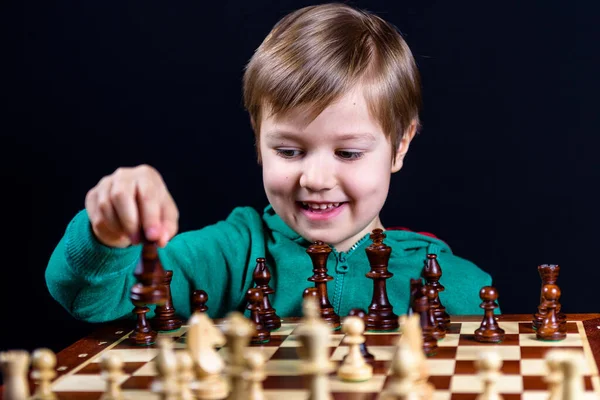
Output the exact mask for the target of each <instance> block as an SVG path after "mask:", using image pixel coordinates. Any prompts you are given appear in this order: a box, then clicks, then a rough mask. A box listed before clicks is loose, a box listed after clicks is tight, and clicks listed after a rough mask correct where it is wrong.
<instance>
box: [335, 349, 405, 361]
mask: <svg viewBox="0 0 600 400" xmlns="http://www.w3.org/2000/svg"><path fill="white" fill-rule="evenodd" d="M348 349H349V348H348V346H341V347H338V348H336V349H335V350H334V351H333V354H332V355H331V358H330V359H331V360H333V361H341V360H342V359H343V358H344V356H345V355H346V354H348ZM395 349H396V348H395V347H394V346H369V348H368V350H369V353H371V354H373V356H375V359H376V360H378V361H389V360H391V359H392V357H393V356H394V351H395Z"/></svg>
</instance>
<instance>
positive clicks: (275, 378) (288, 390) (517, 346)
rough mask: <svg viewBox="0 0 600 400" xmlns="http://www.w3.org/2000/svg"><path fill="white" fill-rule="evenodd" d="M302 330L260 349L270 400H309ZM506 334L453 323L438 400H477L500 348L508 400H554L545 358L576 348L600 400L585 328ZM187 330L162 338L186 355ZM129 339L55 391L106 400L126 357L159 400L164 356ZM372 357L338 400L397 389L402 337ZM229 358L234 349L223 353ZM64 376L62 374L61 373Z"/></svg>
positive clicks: (515, 328)
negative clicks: (482, 373)
mask: <svg viewBox="0 0 600 400" xmlns="http://www.w3.org/2000/svg"><path fill="white" fill-rule="evenodd" d="M297 326H298V325H297V324H296V323H292V322H286V320H284V323H283V325H282V327H281V328H280V329H279V330H277V331H274V332H272V333H271V341H270V342H269V343H266V344H263V345H258V346H252V347H253V348H255V349H257V350H259V351H261V352H262V353H263V354H264V355H265V356H266V358H267V359H268V361H267V364H266V372H267V375H268V376H267V378H266V380H265V381H264V382H263V387H264V390H265V394H266V397H267V399H282V398H285V399H286V400H294V399H306V398H307V397H308V391H307V389H305V382H304V377H302V376H300V375H299V374H298V372H297V371H298V366H299V365H300V362H301V361H300V360H299V359H298V356H297V352H296V351H297V349H296V348H297V347H298V346H299V345H300V343H299V341H298V339H297V337H296V336H295V335H294V330H295V328H296V327H297ZM500 326H501V327H502V328H503V329H504V330H505V331H506V337H505V340H504V341H503V342H502V343H500V344H495V345H491V344H482V343H478V342H476V341H474V340H473V332H474V331H475V329H477V328H478V327H479V323H478V322H453V323H452V324H451V328H450V330H449V331H448V333H447V335H446V337H445V338H444V339H443V340H441V341H439V342H438V346H439V349H438V352H437V354H436V355H435V356H432V357H429V358H428V359H427V362H428V364H429V369H430V378H429V382H430V383H432V384H433V385H434V386H435V388H436V391H435V397H434V399H435V400H444V399H445V400H466V399H475V398H476V396H477V394H479V393H480V392H481V390H482V383H481V380H480V378H479V376H478V375H477V373H476V371H475V367H474V362H473V361H474V360H475V359H476V358H477V354H478V352H479V351H480V350H482V349H485V348H494V349H497V350H498V351H499V354H500V355H501V357H502V359H503V367H502V376H501V377H500V380H499V384H498V387H499V388H500V391H501V394H502V395H503V397H504V399H505V400H515V399H522V400H542V399H543V400H546V399H547V397H548V392H547V390H546V383H545V382H544V376H545V375H546V372H547V370H546V367H545V363H544V355H545V353H546V352H547V351H549V350H551V349H554V348H569V349H576V350H578V351H581V352H582V353H583V354H584V355H585V359H586V365H585V370H584V372H585V377H584V383H585V390H586V395H585V397H584V398H583V399H582V400H588V399H590V400H591V399H600V379H599V377H598V367H597V365H596V363H595V361H594V358H593V355H592V353H591V349H590V344H589V342H588V340H587V337H586V334H585V330H584V326H583V324H582V322H580V321H569V322H568V324H567V326H568V335H567V338H566V339H565V340H563V341H559V342H543V341H538V340H536V339H535V333H534V331H533V330H532V328H531V322H530V321H523V322H518V321H515V322H503V321H500ZM185 332H186V327H185V326H184V327H183V328H181V329H180V330H179V331H176V332H170V333H161V334H160V335H166V336H170V337H172V338H173V340H174V341H175V349H176V350H177V349H184V348H185ZM128 334H129V332H125V331H116V332H114V336H113V337H114V338H115V340H104V341H103V340H102V338H98V339H99V340H98V342H97V346H99V347H100V348H101V349H100V350H98V351H97V352H94V353H95V354H93V355H90V354H85V353H82V354H78V355H77V357H79V358H80V359H81V363H79V364H78V365H77V366H76V367H73V368H68V369H69V370H65V369H66V368H67V367H61V366H60V362H59V364H58V366H57V369H58V371H59V373H60V376H59V377H58V378H57V379H56V380H55V381H54V382H53V385H52V388H53V390H54V392H55V393H56V394H57V395H58V396H59V398H60V399H80V400H86V399H98V398H100V396H101V394H102V392H103V391H104V390H105V382H104V380H103V378H102V377H101V375H100V373H101V370H100V364H99V362H100V359H101V357H102V356H103V355H104V354H105V353H106V352H111V353H116V354H118V355H119V356H120V357H121V358H122V359H123V360H124V362H125V376H124V377H123V379H122V385H121V387H122V389H123V391H124V393H125V394H126V395H127V396H128V398H129V399H130V400H138V399H158V398H159V397H158V395H157V394H155V393H152V392H151V391H150V390H149V388H150V385H151V383H152V381H153V380H154V379H155V377H156V369H155V364H154V361H153V360H154V358H155V357H156V356H157V354H158V349H157V347H156V346H155V345H154V346H150V347H136V346H133V345H130V344H129V343H128V341H127V340H126V339H127V337H128ZM343 336H344V335H343V334H342V333H341V332H340V331H337V332H332V334H331V341H330V347H329V352H330V355H331V360H332V361H337V362H338V363H339V362H340V361H341V360H342V358H343V356H344V355H345V354H346V352H347V349H348V348H347V346H346V345H344V344H342V339H343ZM365 337H366V344H367V347H368V349H369V351H370V352H371V353H372V354H373V355H374V356H375V358H376V361H375V362H374V364H373V366H374V370H373V372H374V375H373V378H372V379H370V380H369V381H366V382H361V383H349V382H343V381H340V380H339V379H338V378H337V377H336V375H335V372H333V373H332V374H331V376H330V388H331V392H332V395H333V397H334V398H335V399H376V398H378V396H379V394H380V393H381V391H382V390H383V389H384V388H385V387H386V385H387V383H388V381H389V379H390V378H389V366H390V360H391V358H392V354H393V350H394V344H395V343H396V342H397V340H398V337H399V334H398V333H397V332H396V333H375V332H373V333H370V332H367V333H366V334H365ZM219 351H220V352H222V354H223V356H224V357H227V355H226V353H227V347H224V348H222V349H220V350H219ZM61 368H62V370H61Z"/></svg>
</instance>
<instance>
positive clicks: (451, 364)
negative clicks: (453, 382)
mask: <svg viewBox="0 0 600 400" xmlns="http://www.w3.org/2000/svg"><path fill="white" fill-rule="evenodd" d="M426 361H427V367H428V368H429V374H430V375H440V376H443V375H454V369H455V367H456V360H441V359H439V360H438V359H435V358H428V359H427V360H426Z"/></svg>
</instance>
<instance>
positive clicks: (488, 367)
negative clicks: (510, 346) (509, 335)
mask: <svg viewBox="0 0 600 400" xmlns="http://www.w3.org/2000/svg"><path fill="white" fill-rule="evenodd" d="M475 368H476V369H477V371H478V372H479V373H480V375H481V379H482V380H483V392H482V393H481V394H480V395H479V396H477V398H476V399H475V400H502V399H503V398H502V396H500V394H499V392H498V388H497V383H498V378H499V377H500V368H502V358H500V355H499V354H498V353H497V352H495V351H485V352H482V353H480V354H479V358H478V359H477V360H476V361H475Z"/></svg>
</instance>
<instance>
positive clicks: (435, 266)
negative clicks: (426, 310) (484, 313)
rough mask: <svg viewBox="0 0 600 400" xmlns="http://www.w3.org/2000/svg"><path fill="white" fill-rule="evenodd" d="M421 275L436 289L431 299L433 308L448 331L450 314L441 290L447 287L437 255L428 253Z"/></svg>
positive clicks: (442, 325)
mask: <svg viewBox="0 0 600 400" xmlns="http://www.w3.org/2000/svg"><path fill="white" fill-rule="evenodd" d="M421 276H422V277H423V278H424V279H425V284H426V285H429V286H432V287H433V288H434V289H435V290H436V296H435V298H434V299H433V300H430V303H431V308H433V313H434V315H435V319H436V321H437V323H438V324H440V325H441V327H442V328H443V329H444V330H445V331H446V330H448V329H449V328H450V315H448V313H447V312H446V307H444V305H443V304H442V302H441V300H440V296H439V294H440V292H443V291H444V290H446V288H445V287H444V286H443V285H442V284H441V283H440V278H441V277H442V268H441V267H440V264H439V262H438V260H437V255H435V254H427V261H425V266H423V270H422V271H421Z"/></svg>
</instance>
